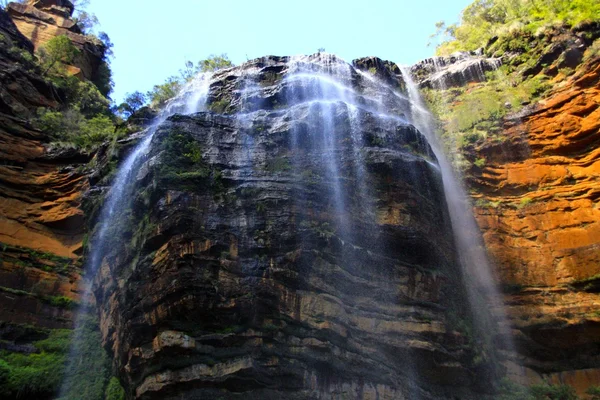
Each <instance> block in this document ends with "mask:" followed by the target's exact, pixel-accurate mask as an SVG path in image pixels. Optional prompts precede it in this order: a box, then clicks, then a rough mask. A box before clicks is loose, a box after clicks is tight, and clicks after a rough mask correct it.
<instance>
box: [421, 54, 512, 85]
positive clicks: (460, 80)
mask: <svg viewBox="0 0 600 400" xmlns="http://www.w3.org/2000/svg"><path fill="white" fill-rule="evenodd" d="M501 65H502V60H501V59H500V58H486V57H483V54H482V52H472V53H467V52H458V53H454V54H452V55H451V56H448V57H431V58H428V59H425V60H423V61H421V62H419V63H417V64H415V65H413V66H412V67H411V69H410V71H411V74H413V75H414V77H415V78H416V81H417V83H418V84H419V87H421V88H428V89H446V88H449V87H455V86H465V85H467V84H469V83H473V82H484V81H485V73H486V72H488V71H494V70H496V69H498V67H500V66H501Z"/></svg>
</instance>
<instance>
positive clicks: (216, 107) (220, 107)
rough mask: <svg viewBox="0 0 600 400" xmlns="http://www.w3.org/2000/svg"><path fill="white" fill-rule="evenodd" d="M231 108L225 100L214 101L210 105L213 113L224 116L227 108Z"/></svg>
mask: <svg viewBox="0 0 600 400" xmlns="http://www.w3.org/2000/svg"><path fill="white" fill-rule="evenodd" d="M228 106H229V101H228V100H227V99H225V98H222V99H219V100H217V101H213V102H212V103H210V105H209V108H210V110H211V111H212V112H216V113H217V114H223V113H224V112H225V110H227V107H228Z"/></svg>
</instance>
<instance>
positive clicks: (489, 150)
mask: <svg viewBox="0 0 600 400" xmlns="http://www.w3.org/2000/svg"><path fill="white" fill-rule="evenodd" d="M599 82H600V60H599V59H598V58H596V59H592V60H590V61H589V62H588V63H587V64H585V65H581V66H579V67H578V72H577V73H576V74H575V76H574V77H573V78H571V79H570V80H569V81H567V82H566V83H565V84H563V85H562V87H560V88H558V89H556V90H554V92H553V94H552V95H551V96H550V97H549V98H547V99H546V100H544V101H542V102H541V103H540V104H538V105H537V106H535V107H530V108H529V109H528V110H526V111H525V112H523V113H520V114H519V115H515V116H513V117H512V118H509V119H507V120H506V121H505V135H506V141H504V142H501V143H498V142H496V143H486V144H485V145H483V146H481V147H479V148H477V149H473V152H474V154H473V155H474V157H476V158H481V157H483V158H485V160H486V163H485V166H484V167H483V168H482V169H481V170H473V171H472V175H473V176H472V177H471V178H470V179H469V182H468V184H469V185H470V186H471V187H473V188H476V190H477V192H478V193H480V194H478V195H477V204H478V205H479V206H477V207H475V214H476V218H477V220H478V222H479V225H480V227H481V229H482V231H483V236H484V239H485V242H486V245H487V248H488V251H489V253H490V255H491V256H492V259H493V260H494V261H495V263H496V266H497V268H498V273H499V278H500V281H501V282H502V284H503V285H504V287H505V289H506V291H507V293H508V295H507V302H508V303H509V305H510V313H509V314H510V317H511V319H512V323H513V324H514V325H515V326H516V327H517V328H518V330H519V331H520V332H521V333H520V335H519V336H518V337H517V342H518V345H519V350H520V351H521V352H522V353H523V356H524V357H525V359H524V361H523V362H524V365H526V366H527V367H528V368H531V369H533V370H535V371H537V372H538V373H541V374H542V375H544V376H548V377H550V378H551V380H553V381H556V382H558V381H560V382H565V383H569V384H574V385H575V386H576V387H578V388H579V389H580V391H581V392H584V391H585V389H586V387H584V386H585V385H586V384H585V382H584V381H586V379H587V380H589V379H588V378H585V377H586V376H588V375H589V373H592V374H593V373H597V372H589V371H590V370H591V371H594V370H595V371H597V369H598V367H600V351H599V349H600V340H599V338H600V336H598V330H599V329H600V315H599V314H598V307H599V306H600V301H599V300H598V295H597V292H598V279H597V278H598V276H599V274H600V209H598V200H599V198H600V150H599V144H600V122H599V121H600V107H599V106H600V90H598V83H599ZM579 370H581V371H582V372H581V373H579V372H578V371H579ZM562 371H568V372H562ZM585 371H588V372H585ZM567 377H568V378H567ZM588 386H589V385H588Z"/></svg>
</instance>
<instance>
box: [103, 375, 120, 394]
mask: <svg viewBox="0 0 600 400" xmlns="http://www.w3.org/2000/svg"><path fill="white" fill-rule="evenodd" d="M104 400H125V390H124V389H123V386H121V382H119V380H118V379H117V378H116V377H114V376H113V377H112V378H110V381H108V386H107V387H106V393H105V395H104Z"/></svg>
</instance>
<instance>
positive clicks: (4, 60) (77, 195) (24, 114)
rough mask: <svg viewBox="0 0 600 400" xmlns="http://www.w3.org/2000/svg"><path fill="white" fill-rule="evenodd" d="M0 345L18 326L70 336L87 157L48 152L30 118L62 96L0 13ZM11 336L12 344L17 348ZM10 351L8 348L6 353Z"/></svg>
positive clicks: (2, 12) (45, 140) (42, 136)
mask: <svg viewBox="0 0 600 400" xmlns="http://www.w3.org/2000/svg"><path fill="white" fill-rule="evenodd" d="M0 33H1V34H2V39H1V40H0V243H1V244H0V259H1V262H0V338H1V339H3V340H4V339H7V337H5V336H4V334H5V333H9V334H10V333H11V332H12V330H11V328H10V326H11V325H12V324H28V325H35V326H39V327H45V328H59V327H60V328H67V327H70V325H71V310H70V309H69V308H68V307H66V308H65V307H64V304H58V303H57V302H56V301H53V299H54V300H56V298H57V297H60V296H66V297H70V298H74V297H76V296H77V294H76V292H75V290H76V288H77V284H78V281H79V271H80V270H79V266H78V262H77V261H76V260H77V258H78V254H79V253H80V251H81V242H82V239H83V228H84V220H83V212H82V211H81V210H80V208H79V205H80V200H81V197H82V193H83V191H84V190H85V188H86V187H87V186H86V185H87V180H86V179H84V176H83V175H82V174H80V173H78V172H77V171H76V166H77V165H80V164H81V163H82V162H85V161H86V160H85V159H82V158H81V156H78V155H75V154H70V153H59V152H49V151H48V148H47V138H46V137H44V135H43V134H42V133H41V132H39V131H38V130H36V129H34V128H32V127H31V125H30V124H29V122H28V118H30V117H31V116H32V115H34V113H35V110H36V108H37V107H54V106H56V105H57V104H58V102H59V96H58V95H57V94H56V93H55V91H54V89H53V87H52V86H51V85H49V84H48V83H46V82H45V81H44V80H43V79H41V77H40V76H39V74H38V73H37V72H36V70H35V68H34V66H33V65H32V64H31V63H30V62H29V61H27V60H28V59H29V58H28V57H27V56H29V57H30V56H31V53H30V52H31V50H32V48H33V46H32V45H31V43H30V42H29V41H28V40H27V39H26V38H25V37H23V36H22V35H21V34H20V33H19V31H18V30H17V28H16V27H15V25H14V24H13V23H12V22H11V20H10V18H9V17H8V15H7V14H6V13H5V12H4V11H2V10H0ZM18 339H19V338H18V337H17V338H16V339H15V338H14V337H13V336H11V337H10V339H8V340H9V341H13V340H17V341H18ZM4 344H6V343H5V342H3V345H4Z"/></svg>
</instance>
